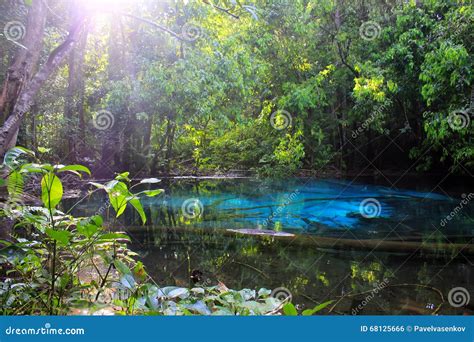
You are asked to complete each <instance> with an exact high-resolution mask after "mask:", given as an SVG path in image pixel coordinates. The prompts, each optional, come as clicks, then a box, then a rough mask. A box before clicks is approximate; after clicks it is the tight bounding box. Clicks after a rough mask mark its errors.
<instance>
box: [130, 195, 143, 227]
mask: <svg viewBox="0 0 474 342" xmlns="http://www.w3.org/2000/svg"><path fill="white" fill-rule="evenodd" d="M129 202H130V204H131V205H132V206H133V207H134V208H135V210H136V211H137V213H138V214H139V215H140V218H141V219H142V223H143V224H145V223H146V215H145V211H143V207H142V204H141V203H140V200H139V199H138V198H133V199H131V200H129Z"/></svg>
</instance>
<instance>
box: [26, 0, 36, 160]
mask: <svg viewBox="0 0 474 342" xmlns="http://www.w3.org/2000/svg"><path fill="white" fill-rule="evenodd" d="M24 2H25V5H26V6H29V7H31V5H33V0H24ZM39 149H40V147H38V151H39Z"/></svg>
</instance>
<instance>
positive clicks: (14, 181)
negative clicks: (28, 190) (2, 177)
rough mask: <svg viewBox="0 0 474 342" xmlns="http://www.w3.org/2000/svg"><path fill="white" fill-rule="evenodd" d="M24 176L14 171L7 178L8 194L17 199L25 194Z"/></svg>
mask: <svg viewBox="0 0 474 342" xmlns="http://www.w3.org/2000/svg"><path fill="white" fill-rule="evenodd" d="M23 184H24V182H23V176H22V175H21V173H20V172H18V171H13V172H12V173H10V175H9V176H8V178H7V189H8V194H9V195H10V196H11V197H17V196H18V195H21V194H22V193H23Z"/></svg>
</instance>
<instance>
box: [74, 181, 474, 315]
mask: <svg viewBox="0 0 474 342" xmlns="http://www.w3.org/2000/svg"><path fill="white" fill-rule="evenodd" d="M163 187H164V188H165V190H166V194H165V195H164V196H162V197H160V198H150V199H145V200H144V207H145V210H146V211H147V214H148V217H149V220H148V223H147V226H145V227H139V226H138V225H139V218H138V217H137V215H136V214H135V213H134V212H133V211H129V212H127V213H126V215H125V220H126V221H125V222H123V224H124V226H125V228H126V229H127V230H128V231H129V232H130V234H131V236H132V238H133V242H134V245H133V246H132V249H134V250H136V251H138V252H139V254H140V255H141V258H142V259H143V261H144V263H145V265H146V266H147V268H148V270H149V272H150V274H151V275H152V276H153V277H154V278H155V280H156V281H157V282H159V283H161V284H166V285H173V284H176V285H180V286H191V285H192V284H191V283H190V281H191V278H190V276H191V274H192V272H193V271H199V272H198V273H199V274H200V272H202V273H203V278H202V279H200V282H203V283H204V284H207V285H214V284H216V282H217V281H222V282H224V283H225V284H226V285H227V286H228V287H233V288H244V287H247V288H259V287H267V288H276V287H286V288H288V289H289V290H290V291H291V292H292V293H293V295H294V302H296V303H299V304H301V305H304V306H306V307H309V306H314V305H315V304H316V303H319V302H321V301H324V300H328V299H336V300H337V299H339V298H341V296H343V298H342V299H341V300H340V301H339V302H338V305H337V306H336V307H335V308H334V311H333V313H344V314H351V313H357V314H430V313H433V312H439V313H441V314H460V313H464V312H470V313H473V312H472V307H469V305H468V307H467V308H453V307H451V306H450V305H449V303H448V301H447V294H448V292H449V290H450V289H451V288H453V287H464V288H466V289H468V290H469V291H470V293H471V297H474V287H473V285H472V284H474V281H473V280H474V274H473V272H472V271H473V262H472V244H471V243H472V236H473V235H474V234H473V233H474V226H473V224H472V223H473V220H472V218H473V217H474V206H473V204H472V203H471V202H470V201H464V202H467V203H466V204H462V205H460V203H461V201H462V200H463V198H462V197H460V196H458V197H456V196H455V197H449V196H446V195H443V194H435V193H430V192H415V191H408V190H394V189H390V188H386V187H380V186H372V185H366V184H364V185H360V184H351V183H350V182H344V181H328V180H311V181H307V180H301V179H293V180H286V181H284V182H276V181H274V182H262V181H256V180H250V179H240V180H235V179H233V180H206V181H183V180H181V181H173V182H168V183H164V184H163ZM467 195H469V194H467ZM469 198H470V197H469ZM188 199H198V200H199V202H200V203H202V207H198V208H197V209H196V210H197V211H196V212H194V213H195V214H196V215H183V211H182V205H183V203H184V202H185V201H186V200H188ZM367 199H369V200H370V201H372V204H373V203H375V207H373V208H369V209H370V210H372V209H375V214H376V215H372V214H371V213H373V211H370V212H369V214H367V212H364V209H361V203H362V202H363V201H365V200H367ZM103 203H104V198H99V197H93V198H90V199H89V201H85V202H83V203H82V204H81V205H79V206H78V207H77V208H76V213H78V214H88V215H90V214H93V213H94V212H97V210H99V209H100V207H101V206H102V205H103ZM191 213H193V211H191ZM452 213H455V214H454V215H452ZM108 214H109V215H113V213H108ZM188 214H189V213H188ZM447 216H452V218H450V219H449V220H446V217H447ZM231 228H232V229H239V228H257V229H258V228H261V229H273V230H278V231H288V232H292V233H297V234H298V235H299V238H300V239H301V238H304V241H306V242H305V243H304V244H300V243H294V242H293V241H292V240H291V239H290V240H287V239H286V240H285V239H283V240H281V239H280V240H278V239H274V238H272V237H263V238H256V237H252V236H237V235H236V234H228V233H226V229H231ZM319 237H326V238H327V237H330V238H333V239H334V241H339V240H340V241H346V240H352V241H354V242H357V239H370V240H372V241H381V242H380V243H379V242H377V243H376V245H375V248H370V249H367V248H365V249H364V248H350V247H348V248H343V249H339V250H334V249H332V248H328V247H327V245H326V246H324V248H321V245H320V244H318V242H317V241H318V240H317V239H318V238H319ZM386 241H390V242H394V241H398V242H409V243H414V244H415V247H413V248H406V249H404V248H403V246H404V245H402V247H400V248H398V247H397V248H396V249H395V250H394V249H393V248H391V249H389V250H390V251H391V252H390V253H388V252H386V251H387V249H386V248H384V246H385V242H386ZM313 242H314V243H313ZM416 243H418V244H419V245H416ZM421 243H443V245H442V246H449V245H450V244H451V243H456V244H458V246H461V247H459V248H457V249H456V250H454V251H453V250H451V249H449V248H445V247H440V249H439V250H436V251H435V252H432V253H430V254H427V253H425V252H422V251H421V249H419V248H418V247H417V246H422V245H421ZM379 246H380V248H379ZM399 246H400V245H399ZM440 246H441V245H440ZM462 246H466V248H464V249H460V248H463V247H462ZM395 251H396V252H395ZM459 251H460V252H459ZM374 288H378V289H379V290H378V291H377V294H376V295H375V296H373V295H372V294H371V293H370V290H373V289H374ZM367 291H369V292H367ZM368 294H369V297H370V299H369V300H368V299H367V296H368ZM372 297H373V298H372ZM473 300H474V298H473ZM361 303H365V304H364V305H362V306H363V308H362V309H357V308H358V307H360V305H361ZM443 303H444V304H443ZM441 304H443V305H441ZM440 305H441V306H440Z"/></svg>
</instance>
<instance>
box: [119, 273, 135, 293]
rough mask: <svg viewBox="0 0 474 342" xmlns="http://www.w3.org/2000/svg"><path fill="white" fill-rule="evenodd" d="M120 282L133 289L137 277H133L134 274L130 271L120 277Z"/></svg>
mask: <svg viewBox="0 0 474 342" xmlns="http://www.w3.org/2000/svg"><path fill="white" fill-rule="evenodd" d="M120 282H121V283H122V285H123V286H125V287H126V288H127V289H129V290H132V289H133V288H134V287H135V284H136V281H135V278H133V276H132V275H131V274H128V273H127V274H124V275H123V276H122V277H120Z"/></svg>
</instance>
